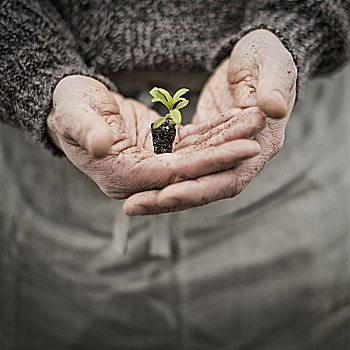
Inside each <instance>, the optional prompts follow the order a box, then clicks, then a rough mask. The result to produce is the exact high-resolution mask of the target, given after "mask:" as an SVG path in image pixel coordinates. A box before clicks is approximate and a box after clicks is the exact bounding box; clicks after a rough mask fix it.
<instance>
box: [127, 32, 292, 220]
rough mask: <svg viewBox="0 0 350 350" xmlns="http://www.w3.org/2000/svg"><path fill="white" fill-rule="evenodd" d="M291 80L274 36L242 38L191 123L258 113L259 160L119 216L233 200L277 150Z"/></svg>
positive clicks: (182, 185)
mask: <svg viewBox="0 0 350 350" xmlns="http://www.w3.org/2000/svg"><path fill="white" fill-rule="evenodd" d="M296 79H297V70H296V67H295V64H294V62H293V58H292V56H291V54H290V53H289V52H288V51H287V50H286V49H285V47H284V46H283V45H282V43H281V42H280V40H279V39H278V38H277V37H276V36H275V35H274V34H272V33H270V32H268V31H266V30H256V31H253V32H251V33H249V34H247V35H246V36H244V37H243V38H242V39H241V40H240V41H239V42H238V43H237V44H236V45H235V47H234V48H233V50H232V53H231V56H230V58H229V59H226V60H225V61H223V62H222V63H221V65H220V66H219V67H218V68H217V69H216V71H215V72H214V74H213V75H212V76H211V78H210V79H209V81H208V82H207V83H206V85H205V86H204V88H203V90H202V93H201V96H200V99H199V102H198V105H197V111H196V114H195V116H194V118H193V122H194V123H203V122H206V121H209V120H211V119H212V118H213V116H217V115H220V113H224V112H225V111H228V110H230V111H232V113H237V115H239V114H240V113H248V114H249V111H252V110H256V111H257V112H256V113H258V111H261V112H262V113H263V115H264V116H266V125H265V127H264V128H262V129H260V130H259V131H258V133H257V134H256V135H255V140H256V141H257V142H258V143H259V145H260V148H261V152H260V153H259V155H257V156H256V157H252V158H250V159H247V160H245V161H243V162H241V163H240V164H239V165H238V166H236V167H232V168H231V169H228V170H226V171H221V172H219V173H217V174H208V175H207V176H202V177H200V178H197V179H193V180H187V181H182V182H179V183H175V184H171V185H169V186H166V187H165V188H163V189H162V190H154V191H148V192H144V193H138V194H135V195H134V196H131V197H130V198H129V199H128V200H127V201H126V203H125V204H124V211H125V212H126V213H128V214H129V215H145V214H155V213H160V212H170V211H178V210H184V209H186V208H191V207H195V206H199V205H204V204H207V203H210V202H214V201H217V200H220V199H224V198H232V197H234V196H236V195H237V194H239V193H240V192H241V191H242V190H243V189H244V188H245V187H246V186H247V184H248V183H249V182H250V181H251V180H252V179H253V178H254V177H255V176H256V174H257V173H258V172H259V171H260V170H261V169H262V167H263V166H264V165H265V164H266V163H267V162H268V161H269V160H270V159H271V158H272V157H273V156H274V155H276V154H277V153H278V152H279V151H280V149H281V147H282V145H283V141H284V132H285V127H286V124H287V121H288V118H289V116H290V113H291V111H292V108H293V105H294V101H295V95H296ZM188 140H190V139H188ZM181 145H182V146H185V145H186V141H185V140H183V141H181V142H180V143H179V145H178V146H181Z"/></svg>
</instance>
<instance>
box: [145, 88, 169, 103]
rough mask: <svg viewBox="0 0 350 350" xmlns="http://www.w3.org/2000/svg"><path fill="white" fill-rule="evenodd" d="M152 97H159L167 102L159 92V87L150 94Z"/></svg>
mask: <svg viewBox="0 0 350 350" xmlns="http://www.w3.org/2000/svg"><path fill="white" fill-rule="evenodd" d="M149 93H150V94H151V96H153V97H158V98H160V99H161V100H165V98H164V96H163V94H162V93H160V92H159V89H158V88H157V87H154V88H153V89H152V90H151V91H150V92H149Z"/></svg>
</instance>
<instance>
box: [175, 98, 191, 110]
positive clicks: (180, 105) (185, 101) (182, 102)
mask: <svg viewBox="0 0 350 350" xmlns="http://www.w3.org/2000/svg"><path fill="white" fill-rule="evenodd" d="M180 100H181V102H179V103H178V104H177V106H176V109H181V108H184V107H186V106H187V105H188V103H189V102H190V101H189V100H186V99H185V98H180Z"/></svg>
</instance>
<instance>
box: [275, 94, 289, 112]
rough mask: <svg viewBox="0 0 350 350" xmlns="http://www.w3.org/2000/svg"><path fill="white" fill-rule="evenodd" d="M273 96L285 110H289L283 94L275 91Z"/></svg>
mask: <svg viewBox="0 0 350 350" xmlns="http://www.w3.org/2000/svg"><path fill="white" fill-rule="evenodd" d="M272 96H274V97H276V98H277V100H278V101H279V102H280V103H281V105H282V106H283V108H284V109H287V106H286V101H285V99H284V97H283V96H282V94H281V93H280V92H279V91H278V90H273V91H272Z"/></svg>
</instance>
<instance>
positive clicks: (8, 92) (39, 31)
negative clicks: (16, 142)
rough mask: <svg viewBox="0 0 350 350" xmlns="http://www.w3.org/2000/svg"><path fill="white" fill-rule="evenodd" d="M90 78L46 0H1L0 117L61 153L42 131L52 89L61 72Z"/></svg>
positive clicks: (102, 78) (89, 73) (108, 83)
mask: <svg viewBox="0 0 350 350" xmlns="http://www.w3.org/2000/svg"><path fill="white" fill-rule="evenodd" d="M72 74H83V75H88V76H91V77H93V78H95V79H98V80H100V81H101V82H102V83H104V84H106V85H107V86H108V87H109V88H111V89H114V88H115V87H114V85H113V83H111V82H110V81H109V80H108V79H106V78H104V77H103V76H100V75H98V74H96V73H95V72H94V70H93V69H91V68H88V67H87V66H86V65H85V63H84V61H83V59H82V58H81V56H80V55H79V54H78V52H77V49H76V43H75V41H74V38H73V35H72V34H71V32H70V31H69V29H68V28H67V26H66V25H65V23H64V22H63V20H62V19H61V18H60V16H59V15H58V13H57V12H56V11H55V8H54V7H53V6H52V5H51V4H50V3H49V2H48V1H46V0H43V1H41V0H37V1H34V0H31V1H21V0H9V1H7V0H4V1H3V2H2V4H1V6H0V85H1V88H0V120H2V121H4V122H5V123H8V124H10V125H12V126H15V127H18V128H21V129H23V130H24V131H25V132H26V134H27V136H28V137H29V138H30V139H31V140H33V141H34V142H37V143H41V144H43V145H44V146H45V147H46V148H49V149H51V151H52V152H53V153H57V154H58V153H59V150H58V149H57V148H56V147H55V146H54V144H53V143H52V141H51V139H50V137H49V136H48V135H47V133H46V117H47V116H48V114H49V111H50V108H51V103H52V102H51V101H52V93H53V90H54V88H55V86H56V84H57V83H58V82H59V81H60V80H61V79H62V78H63V77H65V76H67V75H72Z"/></svg>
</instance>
